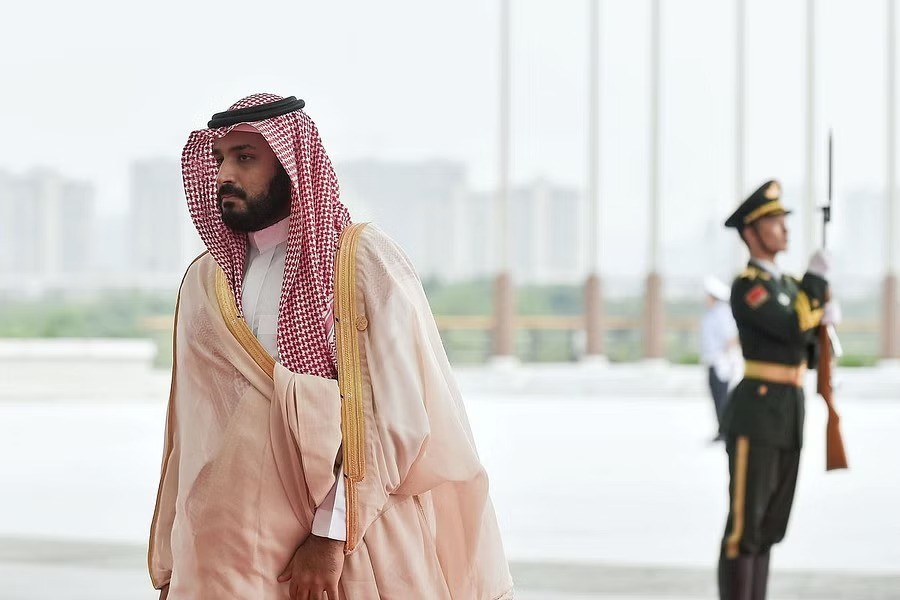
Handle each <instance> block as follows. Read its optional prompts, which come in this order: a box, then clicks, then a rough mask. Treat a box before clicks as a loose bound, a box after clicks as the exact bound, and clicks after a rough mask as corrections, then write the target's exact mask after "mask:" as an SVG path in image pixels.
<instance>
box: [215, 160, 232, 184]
mask: <svg viewBox="0 0 900 600" xmlns="http://www.w3.org/2000/svg"><path fill="white" fill-rule="evenodd" d="M226 183H231V184H234V183H235V180H234V169H232V168H231V166H230V165H229V163H228V161H224V162H222V164H221V165H219V171H218V172H217V173H216V187H217V188H220V187H222V186H223V185H224V184H226Z"/></svg>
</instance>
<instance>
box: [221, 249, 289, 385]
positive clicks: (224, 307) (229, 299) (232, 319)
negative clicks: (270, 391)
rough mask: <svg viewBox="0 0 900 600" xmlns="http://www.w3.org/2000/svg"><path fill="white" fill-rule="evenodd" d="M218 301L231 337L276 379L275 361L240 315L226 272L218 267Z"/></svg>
mask: <svg viewBox="0 0 900 600" xmlns="http://www.w3.org/2000/svg"><path fill="white" fill-rule="evenodd" d="M216 300H217V301H218V303H219V311H220V312H221V313H222V318H223V319H224V320H225V325H227V326H228V330H229V331H230V332H231V335H233V336H234V339H236V340H237V341H238V343H239V344H240V345H241V347H242V348H243V349H244V350H246V351H247V354H249V355H250V358H252V359H253V362H255V363H256V364H257V365H259V368H260V369H262V370H263V372H265V374H266V375H268V376H269V377H270V378H271V379H275V359H274V358H272V355H271V354H269V353H268V352H267V351H266V349H265V348H263V346H262V344H260V343H259V340H258V339H256V336H255V335H253V331H252V330H251V329H250V327H249V326H248V325H247V321H245V320H244V318H243V317H242V316H241V315H240V314H239V313H238V308H237V303H236V302H235V299H234V292H232V291H231V286H230V285H228V278H227V277H226V276H225V271H223V270H222V268H221V267H218V266H217V267H216Z"/></svg>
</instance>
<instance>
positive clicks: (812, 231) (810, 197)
mask: <svg viewBox="0 0 900 600" xmlns="http://www.w3.org/2000/svg"><path fill="white" fill-rule="evenodd" d="M805 187H806V207H805V210H804V215H805V219H804V223H805V231H804V240H805V242H806V243H805V247H804V251H805V254H806V256H810V255H811V254H812V253H813V252H814V251H815V249H816V247H817V241H816V238H817V236H816V231H817V230H818V228H817V227H816V225H817V224H818V218H817V217H818V214H817V210H816V209H817V205H816V11H815V0H806V186H805Z"/></svg>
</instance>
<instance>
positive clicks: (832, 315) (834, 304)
mask: <svg viewBox="0 0 900 600" xmlns="http://www.w3.org/2000/svg"><path fill="white" fill-rule="evenodd" d="M843 320H844V313H843V311H841V305H840V304H838V301H837V300H829V301H828V302H826V303H825V312H824V314H822V325H840V324H841V321H843Z"/></svg>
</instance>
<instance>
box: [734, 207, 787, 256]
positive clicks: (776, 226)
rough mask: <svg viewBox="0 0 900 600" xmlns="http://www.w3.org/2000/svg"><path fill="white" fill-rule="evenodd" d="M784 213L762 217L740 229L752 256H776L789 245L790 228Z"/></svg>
mask: <svg viewBox="0 0 900 600" xmlns="http://www.w3.org/2000/svg"><path fill="white" fill-rule="evenodd" d="M785 217H786V215H785V214H784V213H781V214H778V215H770V216H767V217H761V218H760V219H757V220H756V221H754V222H753V223H751V224H749V225H747V226H746V227H744V228H743V229H741V230H740V235H741V239H743V240H744V243H745V244H747V249H748V250H750V255H751V256H756V257H761V258H774V256H775V255H776V254H778V253H779V252H784V251H785V250H787V247H788V228H787V222H786V221H785Z"/></svg>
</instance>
